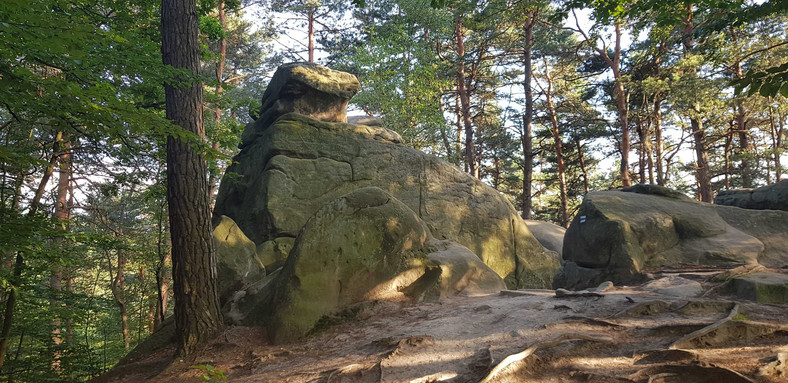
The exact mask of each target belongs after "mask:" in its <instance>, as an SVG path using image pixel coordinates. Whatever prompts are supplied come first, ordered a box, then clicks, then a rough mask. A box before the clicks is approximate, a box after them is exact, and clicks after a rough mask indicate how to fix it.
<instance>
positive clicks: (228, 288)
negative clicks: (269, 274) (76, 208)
mask: <svg viewBox="0 0 788 383" xmlns="http://www.w3.org/2000/svg"><path fill="white" fill-rule="evenodd" d="M213 245H214V248H215V249H216V273H217V280H218V290H219V301H220V302H226V301H227V300H228V299H229V298H230V296H231V295H232V294H233V293H234V292H236V291H238V290H241V289H242V288H244V287H246V286H248V285H249V284H251V283H254V282H255V281H258V280H260V279H261V278H263V277H265V266H264V265H263V263H262V262H261V261H260V259H258V257H257V252H256V250H255V245H254V242H252V241H251V240H249V238H247V237H246V235H244V233H243V231H241V228H239V227H238V225H236V224H235V221H233V220H232V219H230V218H229V217H226V216H221V217H220V218H219V222H218V224H217V225H216V226H215V227H214V229H213Z"/></svg>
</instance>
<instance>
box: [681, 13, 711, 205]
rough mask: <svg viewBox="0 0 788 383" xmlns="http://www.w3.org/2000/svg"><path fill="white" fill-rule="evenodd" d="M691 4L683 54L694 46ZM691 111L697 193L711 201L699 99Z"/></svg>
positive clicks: (685, 24) (685, 30) (703, 199)
mask: <svg viewBox="0 0 788 383" xmlns="http://www.w3.org/2000/svg"><path fill="white" fill-rule="evenodd" d="M693 7H694V6H693V5H692V4H688V5H687V8H686V11H687V16H686V17H685V18H684V19H683V20H682V22H683V23H684V31H683V32H684V36H683V39H682V42H683V44H684V53H685V55H690V54H692V51H693V48H694V46H695V39H694V37H693V34H694V33H695V25H694V24H693V21H692V13H693ZM692 74H693V75H694V76H697V68H693V73H692ZM692 109H693V110H692V112H690V126H691V127H692V138H693V140H694V146H695V158H696V162H695V165H696V169H695V178H696V180H697V181H698V195H699V196H700V200H701V201H702V202H709V203H711V202H712V201H713V195H712V194H713V192H712V188H711V175H710V174H709V152H708V150H707V149H706V132H705V131H704V130H703V117H702V116H701V110H700V101H698V100H697V99H696V100H695V101H694V103H693V105H692Z"/></svg>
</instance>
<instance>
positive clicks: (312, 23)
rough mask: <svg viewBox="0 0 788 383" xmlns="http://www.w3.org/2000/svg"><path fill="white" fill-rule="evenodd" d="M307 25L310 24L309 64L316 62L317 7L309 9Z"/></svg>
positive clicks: (308, 32) (308, 33)
mask: <svg viewBox="0 0 788 383" xmlns="http://www.w3.org/2000/svg"><path fill="white" fill-rule="evenodd" d="M307 24H308V31H307V35H308V38H309V43H308V44H309V46H308V47H307V50H308V52H309V62H311V63H313V62H315V7H314V6H310V7H309V14H308V15H307Z"/></svg>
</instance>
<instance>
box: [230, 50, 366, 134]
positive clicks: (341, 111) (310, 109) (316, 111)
mask: <svg viewBox="0 0 788 383" xmlns="http://www.w3.org/2000/svg"><path fill="white" fill-rule="evenodd" d="M359 88H360V84H359V82H358V79H357V78H356V76H353V75H352V74H349V73H345V72H340V71H335V70H332V69H329V68H326V67H324V66H321V65H317V64H314V63H291V64H285V65H282V66H280V67H279V69H277V70H276V73H274V76H273V77H272V78H271V82H270V83H269V84H268V88H266V90H265V93H264V94H263V98H262V105H261V107H260V115H259V117H258V118H256V120H255V121H254V122H252V123H250V124H249V125H247V126H246V128H245V129H244V133H243V137H242V139H241V148H243V147H244V146H246V145H248V144H249V143H250V142H251V141H252V140H253V139H254V137H256V136H257V135H258V134H260V133H261V132H262V131H263V130H265V129H266V128H267V127H268V126H269V125H271V123H272V122H274V120H276V119H277V118H278V117H279V116H281V115H283V114H285V113H291V112H292V113H298V114H302V115H304V116H308V117H311V118H313V119H315V120H318V121H327V122H347V104H348V101H350V99H351V98H352V97H353V96H354V95H355V94H356V93H358V90H359Z"/></svg>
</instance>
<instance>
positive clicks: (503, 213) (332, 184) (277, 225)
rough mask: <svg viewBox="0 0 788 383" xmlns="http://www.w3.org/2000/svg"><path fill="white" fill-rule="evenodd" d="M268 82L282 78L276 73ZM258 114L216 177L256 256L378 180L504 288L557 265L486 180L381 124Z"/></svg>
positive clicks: (543, 279)
mask: <svg viewBox="0 0 788 383" xmlns="http://www.w3.org/2000/svg"><path fill="white" fill-rule="evenodd" d="M291 72H296V71H295V70H291ZM334 77H335V78H342V77H341V76H334ZM272 82H275V83H279V82H281V80H279V79H277V78H276V76H275V78H274V80H272ZM354 84H357V82H355V79H353V81H349V80H348V82H347V83H346V84H344V85H342V84H340V85H338V86H337V87H336V88H339V89H352V88H353V86H355V85H354ZM266 94H268V93H266ZM299 102H300V101H299ZM294 103H295V104H298V102H294ZM268 104H272V103H271V102H266V101H265V100H264V105H268ZM273 104H275V103H273ZM264 108H265V106H264ZM266 113H268V110H264V111H263V112H262V115H266ZM313 116H314V117H318V118H322V117H321V115H319V114H317V115H313ZM262 120H263V117H261V118H260V119H259V120H257V121H255V122H254V123H252V124H250V125H249V126H248V127H247V132H248V133H245V135H244V136H245V137H244V144H243V145H242V151H241V153H240V154H239V155H238V156H236V157H235V158H234V164H233V165H232V166H230V168H229V169H228V171H227V172H228V174H233V176H229V177H225V179H223V180H222V185H221V188H220V191H219V196H218V198H217V202H216V207H215V210H214V212H215V214H217V215H220V214H221V215H226V216H228V217H231V218H232V219H233V220H235V222H237V223H238V226H239V227H241V229H242V230H243V232H244V233H246V235H247V236H249V238H250V239H251V240H252V241H254V242H255V243H256V244H257V245H258V248H257V250H258V252H259V255H260V257H261V258H263V259H271V260H273V261H272V262H281V254H284V253H285V252H286V251H287V249H288V247H289V246H292V245H291V243H292V242H290V241H292V239H293V238H294V237H295V236H296V235H297V234H298V233H299V231H300V230H301V228H302V227H303V226H304V224H305V223H306V222H307V220H308V219H309V218H310V217H311V216H312V215H313V214H315V212H317V211H318V210H319V209H320V208H321V207H323V206H324V205H325V204H327V203H328V202H330V201H333V200H335V199H336V198H338V197H340V196H342V195H345V194H347V193H350V192H352V191H354V190H357V189H360V188H364V187H368V186H376V187H379V188H381V189H383V190H385V191H386V192H387V193H389V194H391V195H392V196H394V197H395V198H396V199H398V200H400V201H402V203H404V204H405V205H406V206H408V207H409V208H410V209H411V210H413V211H414V212H416V214H417V215H418V217H419V218H420V219H422V220H423V221H424V222H425V223H426V225H427V227H428V228H429V230H430V231H431V232H432V234H433V235H434V236H435V237H436V238H437V239H447V240H452V241H455V242H457V243H459V244H461V245H463V246H465V247H467V248H468V249H470V250H471V251H472V252H473V253H474V254H476V255H477V256H478V257H479V258H480V259H481V260H482V261H483V262H484V263H485V264H486V265H488V266H489V267H490V268H491V269H493V270H494V271H495V272H496V273H497V274H498V275H500V276H501V277H503V278H504V280H505V281H506V284H507V286H509V287H549V286H550V284H551V280H552V275H553V274H554V271H555V270H556V269H557V268H558V259H557V256H556V254H555V253H553V252H551V251H547V250H545V249H544V247H542V245H540V244H539V242H538V241H537V240H536V239H535V238H534V237H533V235H531V233H530V231H529V230H528V227H527V226H526V225H525V223H524V222H523V221H522V220H521V219H520V217H519V216H518V215H517V212H516V211H515V210H514V208H513V207H512V205H511V204H510V203H509V202H508V201H506V199H505V198H503V197H502V196H501V195H500V194H499V193H498V192H497V191H496V190H494V189H492V188H491V187H489V186H486V185H484V184H483V183H482V182H480V181H478V180H476V179H474V178H473V177H470V176H469V175H467V174H465V173H463V172H462V171H460V170H459V169H457V168H455V167H453V166H451V165H449V164H448V163H445V162H443V161H441V160H440V159H438V158H436V157H434V156H430V155H427V154H424V153H422V152H419V151H417V150H414V149H411V148H408V147H406V146H405V145H403V144H402V143H401V138H400V137H399V135H397V134H396V133H394V132H392V131H390V130H387V129H385V128H382V127H373V126H367V125H352V124H346V123H341V122H326V121H318V120H316V119H314V118H309V117H306V116H304V115H301V114H296V113H288V114H285V115H282V116H281V117H279V118H278V119H276V120H275V121H274V122H273V123H266V122H265V121H263V122H261V121H262ZM329 120H330V121H335V119H333V118H329ZM270 249H279V250H278V253H277V254H279V255H276V254H274V255H271V252H270V251H269V250H270ZM266 266H269V265H266ZM269 268H270V267H269Z"/></svg>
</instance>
